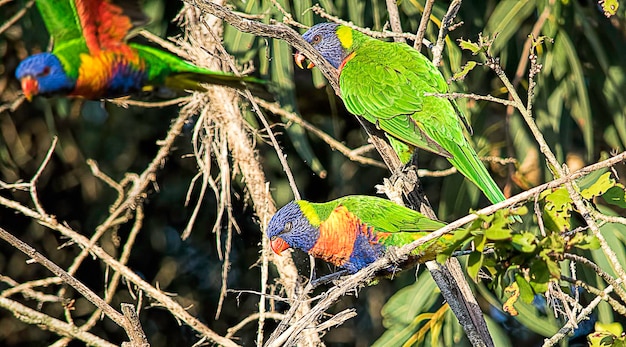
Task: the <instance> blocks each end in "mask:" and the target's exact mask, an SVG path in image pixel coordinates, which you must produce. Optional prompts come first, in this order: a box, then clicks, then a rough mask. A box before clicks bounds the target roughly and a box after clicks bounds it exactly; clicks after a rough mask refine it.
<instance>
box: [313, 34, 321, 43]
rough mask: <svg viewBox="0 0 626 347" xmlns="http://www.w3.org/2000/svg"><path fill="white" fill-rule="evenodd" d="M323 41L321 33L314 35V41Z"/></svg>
mask: <svg viewBox="0 0 626 347" xmlns="http://www.w3.org/2000/svg"><path fill="white" fill-rule="evenodd" d="M320 41H322V37H321V36H320V35H315V36H313V43H320Z"/></svg>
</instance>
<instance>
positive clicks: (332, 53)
mask: <svg viewBox="0 0 626 347" xmlns="http://www.w3.org/2000/svg"><path fill="white" fill-rule="evenodd" d="M303 37H304V39H305V40H306V41H308V42H309V43H311V44H312V45H313V47H314V48H315V49H317V50H318V51H319V52H320V53H321V54H322V56H323V57H324V58H325V59H326V60H327V61H328V62H329V63H330V64H331V65H333V66H334V67H335V68H337V69H338V70H339V88H340V89H341V96H342V98H343V102H344V104H345V105H346V108H347V109H348V111H350V113H352V114H355V115H358V116H362V117H363V118H365V119H367V120H368V121H369V122H371V123H374V124H376V126H378V127H379V128H380V129H382V130H383V131H385V132H386V134H387V137H388V138H389V140H390V142H391V145H392V146H393V148H394V150H395V151H396V152H397V153H398V156H399V157H400V159H401V160H402V161H403V162H404V163H405V164H406V163H407V162H408V161H409V160H410V158H411V154H412V152H413V151H414V149H415V147H419V148H422V149H425V150H427V151H431V152H433V153H436V154H439V155H442V156H444V157H446V158H447V159H448V161H450V163H451V164H452V165H453V166H454V167H456V168H457V170H458V171H459V172H461V173H462V174H463V175H464V176H465V177H467V178H468V179H469V180H470V181H472V182H473V183H474V184H476V185H477V186H478V188H480V190H482V191H483V192H484V193H485V195H486V196H487V198H489V200H490V201H491V202H492V203H494V204H495V203H497V202H500V201H503V200H504V199H505V197H504V194H502V191H501V190H500V188H498V186H497V184H496V183H495V182H494V180H493V179H492V178H491V176H490V175H489V173H488V172H487V169H486V168H485V166H484V165H483V163H482V162H481V161H480V160H479V159H478V156H477V155H476V152H475V151H474V149H472V147H471V146H470V144H469V142H468V140H467V138H466V137H465V134H464V132H463V125H462V124H461V123H464V124H465V125H466V126H467V119H465V117H464V116H463V114H461V112H460V110H459V109H458V108H457V107H456V105H455V103H454V101H452V100H448V99H445V98H440V97H436V96H426V95H424V94H425V93H446V92H447V91H448V85H447V83H446V81H445V79H444V77H443V76H442V75H441V73H440V72H439V70H437V68H436V67H435V65H433V63H432V62H431V61H430V60H428V58H426V57H425V56H424V55H422V54H421V53H420V52H418V51H416V50H415V49H413V48H412V47H410V46H408V45H406V44H404V43H391V42H384V41H380V40H376V39H374V38H371V37H369V36H366V35H365V34H363V33H360V32H358V31H356V30H353V29H351V28H349V27H347V26H343V25H339V24H335V23H322V24H317V25H315V26H313V27H312V28H311V29H309V30H308V31H307V32H306V33H304V35H303ZM305 59H306V58H305V57H304V56H303V55H302V54H301V53H296V55H295V60H296V64H297V65H298V66H299V67H301V68H302V62H303V61H304V60H305ZM313 66H314V65H313V64H312V63H311V64H309V66H308V68H312V67H313Z"/></svg>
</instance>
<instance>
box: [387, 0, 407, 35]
mask: <svg viewBox="0 0 626 347" xmlns="http://www.w3.org/2000/svg"><path fill="white" fill-rule="evenodd" d="M385 3H386V4H387V13H389V24H390V25H391V31H393V32H395V33H401V32H402V24H400V12H398V4H397V3H396V0H385ZM393 40H394V41H395V42H405V41H404V38H402V37H394V38H393Z"/></svg>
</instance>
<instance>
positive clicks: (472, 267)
mask: <svg viewBox="0 0 626 347" xmlns="http://www.w3.org/2000/svg"><path fill="white" fill-rule="evenodd" d="M484 257H485V256H484V254H483V253H482V252H472V253H470V255H469V257H468V259H467V274H468V275H469V276H470V277H471V278H472V279H473V280H474V281H475V282H478V272H479V271H480V268H481V267H482V264H483V259H484Z"/></svg>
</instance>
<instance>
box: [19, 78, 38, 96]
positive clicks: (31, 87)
mask: <svg viewBox="0 0 626 347" xmlns="http://www.w3.org/2000/svg"><path fill="white" fill-rule="evenodd" d="M20 82H21V83H22V91H23V92H24V96H25V97H26V100H28V101H31V100H33V96H35V95H37V94H39V83H38V82H37V80H36V79H34V78H33V77H31V76H26V77H23V78H22V80H21V81H20Z"/></svg>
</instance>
